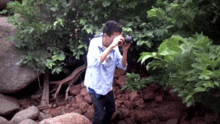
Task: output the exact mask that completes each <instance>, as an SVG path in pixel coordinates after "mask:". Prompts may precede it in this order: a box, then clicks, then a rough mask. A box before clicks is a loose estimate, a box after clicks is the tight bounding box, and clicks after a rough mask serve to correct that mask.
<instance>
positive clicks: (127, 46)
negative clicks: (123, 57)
mask: <svg viewBox="0 0 220 124" xmlns="http://www.w3.org/2000/svg"><path fill="white" fill-rule="evenodd" d="M121 46H122V48H123V51H128V49H129V48H130V46H131V44H130V43H126V42H124V43H123V44H122V45H121Z"/></svg>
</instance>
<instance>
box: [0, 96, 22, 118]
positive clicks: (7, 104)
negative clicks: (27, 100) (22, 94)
mask: <svg viewBox="0 0 220 124" xmlns="http://www.w3.org/2000/svg"><path fill="white" fill-rule="evenodd" d="M19 109H20V105H19V103H18V101H17V99H16V98H13V97H9V96H5V95H2V94H0V115H9V114H12V113H13V112H15V111H18V110H19Z"/></svg>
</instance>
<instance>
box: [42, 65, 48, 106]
mask: <svg viewBox="0 0 220 124" xmlns="http://www.w3.org/2000/svg"><path fill="white" fill-rule="evenodd" d="M49 75H50V71H49V69H48V68H47V69H46V70H45V74H44V87H43V93H42V98H41V103H40V105H41V106H47V105H48V104H49V84H50V81H49Z"/></svg>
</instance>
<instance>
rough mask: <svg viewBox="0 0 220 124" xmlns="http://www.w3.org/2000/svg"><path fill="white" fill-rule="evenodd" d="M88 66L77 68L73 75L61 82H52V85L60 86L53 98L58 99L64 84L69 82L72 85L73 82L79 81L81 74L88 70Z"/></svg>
mask: <svg viewBox="0 0 220 124" xmlns="http://www.w3.org/2000/svg"><path fill="white" fill-rule="evenodd" d="M86 67H87V66H86V65H82V66H80V67H78V68H76V69H75V70H74V71H73V72H72V74H71V75H69V76H68V77H66V78H64V79H63V80H60V81H53V82H50V84H56V85H59V86H58V88H57V90H56V92H55V94H54V95H53V97H54V98H55V99H56V98H57V95H58V93H59V91H60V89H61V87H62V85H64V84H67V83H68V82H69V83H71V82H73V83H74V82H76V81H77V79H78V78H79V76H80V74H81V73H82V72H83V71H84V70H85V69H86Z"/></svg>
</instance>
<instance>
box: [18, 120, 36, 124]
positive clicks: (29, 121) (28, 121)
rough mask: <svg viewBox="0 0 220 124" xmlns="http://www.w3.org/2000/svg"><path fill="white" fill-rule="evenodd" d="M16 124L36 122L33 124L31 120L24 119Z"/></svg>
mask: <svg viewBox="0 0 220 124" xmlns="http://www.w3.org/2000/svg"><path fill="white" fill-rule="evenodd" d="M18 124H37V122H35V121H33V120H31V119H25V120H23V121H21V122H20V123H18Z"/></svg>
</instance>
